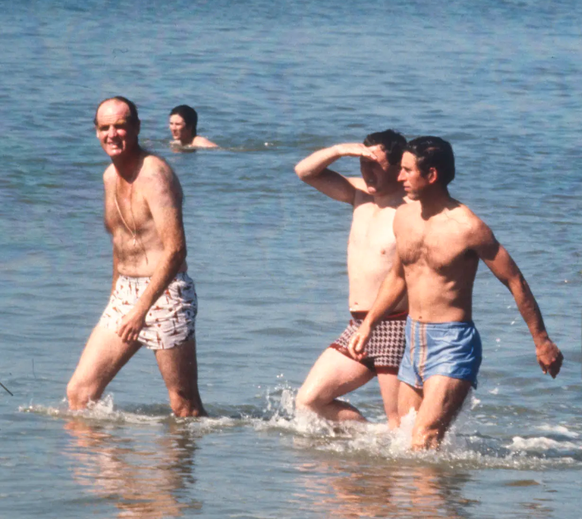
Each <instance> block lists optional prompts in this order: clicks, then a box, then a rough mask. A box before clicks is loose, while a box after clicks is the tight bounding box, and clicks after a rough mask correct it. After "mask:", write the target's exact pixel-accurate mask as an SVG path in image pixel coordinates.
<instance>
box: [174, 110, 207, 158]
mask: <svg viewBox="0 0 582 519" xmlns="http://www.w3.org/2000/svg"><path fill="white" fill-rule="evenodd" d="M197 126H198V114H197V113H196V110H194V108H191V107H190V106H188V105H180V106H176V107H175V108H173V109H172V111H171V112H170V131H171V132H172V137H174V141H173V142H172V145H174V146H175V147H177V148H178V149H180V148H218V144H215V143H214V142H212V141H210V140H208V139H207V138H206V137H202V136H201V135H198V134H197V130H196V128H197Z"/></svg>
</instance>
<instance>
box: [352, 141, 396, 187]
mask: <svg viewBox="0 0 582 519" xmlns="http://www.w3.org/2000/svg"><path fill="white" fill-rule="evenodd" d="M369 149H370V151H372V152H373V153H374V155H376V160H370V159H367V158H364V157H360V171H361V172H362V177H363V179H364V181H365V182H366V186H367V188H368V193H369V194H370V195H379V194H382V193H383V192H384V191H385V190H386V188H387V187H390V186H391V185H393V184H394V180H395V179H394V178H392V175H391V173H390V163H389V162H388V157H387V156H386V151H385V150H384V147H383V146H382V145H380V144H378V145H375V146H369Z"/></svg>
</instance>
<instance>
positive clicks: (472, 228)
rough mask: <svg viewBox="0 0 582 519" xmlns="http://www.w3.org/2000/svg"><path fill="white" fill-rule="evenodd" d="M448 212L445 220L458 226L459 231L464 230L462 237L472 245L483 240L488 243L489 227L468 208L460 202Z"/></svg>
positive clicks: (490, 232) (490, 234)
mask: <svg viewBox="0 0 582 519" xmlns="http://www.w3.org/2000/svg"><path fill="white" fill-rule="evenodd" d="M455 202H456V206H455V207H454V208H453V209H452V210H451V211H450V214H449V215H448V216H447V218H448V219H449V220H450V221H454V222H456V223H457V224H458V226H459V228H460V229H463V230H464V235H465V236H466V237H467V239H468V241H469V242H470V244H472V245H477V244H479V243H481V242H482V241H483V240H485V241H489V240H490V239H491V238H492V236H493V233H492V231H491V229H490V228H489V226H488V225H487V224H486V223H485V222H484V221H483V220H482V219H481V218H480V217H479V216H477V215H476V214H475V213H474V212H473V211H472V210H471V209H469V207H467V206H466V205H465V204H461V203H460V202H457V201H456V200H455Z"/></svg>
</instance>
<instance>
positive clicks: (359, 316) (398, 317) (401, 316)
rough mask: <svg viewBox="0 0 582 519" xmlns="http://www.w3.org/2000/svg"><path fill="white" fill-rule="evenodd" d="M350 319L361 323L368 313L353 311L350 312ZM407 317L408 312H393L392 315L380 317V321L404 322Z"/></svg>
mask: <svg viewBox="0 0 582 519" xmlns="http://www.w3.org/2000/svg"><path fill="white" fill-rule="evenodd" d="M350 314H352V318H353V319H355V320H356V321H363V320H364V319H365V318H366V316H367V315H368V311H367V310H366V311H359V310H353V311H350ZM407 317H408V312H395V313H393V314H390V315H387V316H385V317H382V319H381V320H382V321H404V320H406V318H407Z"/></svg>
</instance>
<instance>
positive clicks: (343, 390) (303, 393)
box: [296, 348, 374, 421]
mask: <svg viewBox="0 0 582 519" xmlns="http://www.w3.org/2000/svg"><path fill="white" fill-rule="evenodd" d="M373 378H374V373H373V372H372V371H370V370H369V369H368V368H367V367H366V366H364V365H363V364H360V363H359V362H356V361H355V360H353V359H350V358H348V357H346V356H345V355H342V354H341V353H339V352H338V351H336V350H334V349H333V348H327V349H326V350H325V351H324V352H323V353H322V354H321V356H320V357H319V359H317V361H316V362H315V364H314V365H313V367H312V368H311V371H310V372H309V375H307V378H306V379H305V382H304V383H303V385H302V386H301V388H300V389H299V392H298V393H297V400H296V407H297V409H298V410H302V409H308V410H310V411H313V412H315V413H317V414H319V415H320V416H322V417H323V418H326V419H328V420H336V421H344V420H358V421H366V419H365V418H364V417H363V416H362V414H361V413H360V412H359V411H358V410H357V409H356V408H355V407H354V406H352V405H350V404H348V403H347V402H342V401H341V400H337V398H338V397H340V396H342V395H345V394H347V393H349V392H350V391H354V390H355V389H358V388H359V387H361V386H363V385H364V384H366V383H367V382H369V381H370V380H371V379H373Z"/></svg>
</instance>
